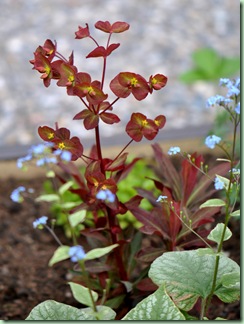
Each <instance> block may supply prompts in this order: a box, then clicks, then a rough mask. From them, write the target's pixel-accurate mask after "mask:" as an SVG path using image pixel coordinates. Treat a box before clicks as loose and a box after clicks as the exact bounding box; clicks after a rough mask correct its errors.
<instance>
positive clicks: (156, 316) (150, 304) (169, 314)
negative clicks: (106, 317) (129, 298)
mask: <svg viewBox="0 0 244 324" xmlns="http://www.w3.org/2000/svg"><path fill="white" fill-rule="evenodd" d="M122 320H126V321H128V320H129V321H140V320H141V321H146V320H148V321H173V320H174V321H177V320H178V321H179V320H185V317H184V316H183V314H182V313H181V312H180V310H179V309H178V308H177V307H176V306H175V304H174V303H173V301H172V300H171V298H170V297H169V296H168V294H167V292H166V290H165V288H164V286H161V287H160V288H159V289H158V290H156V291H155V293H153V294H151V295H150V296H148V297H147V298H145V299H143V300H142V301H141V302H140V303H139V304H137V305H136V307H135V308H133V309H132V310H131V311H129V313H128V314H126V316H125V317H123V318H122Z"/></svg>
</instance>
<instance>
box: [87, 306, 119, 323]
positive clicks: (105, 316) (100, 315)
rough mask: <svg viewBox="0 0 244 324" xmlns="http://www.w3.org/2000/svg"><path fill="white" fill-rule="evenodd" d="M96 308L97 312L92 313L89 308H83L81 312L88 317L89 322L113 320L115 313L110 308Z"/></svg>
mask: <svg viewBox="0 0 244 324" xmlns="http://www.w3.org/2000/svg"><path fill="white" fill-rule="evenodd" d="M96 308H97V312H94V310H93V309H92V308H91V307H88V308H83V309H82V311H83V313H85V314H86V315H88V316H89V317H90V318H89V319H90V320H100V321H111V320H113V319H115V316H116V313H115V311H114V310H112V309H111V308H110V307H107V306H100V305H99V306H96Z"/></svg>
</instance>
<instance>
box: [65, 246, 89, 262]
mask: <svg viewBox="0 0 244 324" xmlns="http://www.w3.org/2000/svg"><path fill="white" fill-rule="evenodd" d="M69 256H70V260H71V261H72V262H77V261H78V260H82V259H84V258H85V256H86V253H85V251H84V249H83V247H82V246H81V245H75V246H72V247H70V248H69Z"/></svg>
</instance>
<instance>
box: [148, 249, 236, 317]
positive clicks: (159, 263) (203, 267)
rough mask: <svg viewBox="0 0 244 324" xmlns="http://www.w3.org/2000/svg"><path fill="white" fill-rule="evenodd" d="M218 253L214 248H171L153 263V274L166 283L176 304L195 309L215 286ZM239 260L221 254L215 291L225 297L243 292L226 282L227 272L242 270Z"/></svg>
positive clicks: (233, 297)
mask: <svg viewBox="0 0 244 324" xmlns="http://www.w3.org/2000/svg"><path fill="white" fill-rule="evenodd" d="M215 262H216V254H215V253H213V251H212V250H211V249H198V250H194V251H180V252H167V253H164V254H163V255H162V256H161V257H159V258H157V259H156V260H155V261H154V262H153V263H152V265H151V268H150V270H149V277H150V278H151V279H152V281H153V282H154V283H155V284H157V285H158V286H161V285H162V284H164V283H165V285H166V290H167V292H168V293H169V295H170V296H171V297H172V299H173V301H174V302H175V304H176V305H177V306H178V307H179V308H180V309H183V310H185V311H188V310H190V309H192V307H193V306H194V305H195V303H196V302H197V300H198V298H199V297H200V298H203V299H206V298H207V297H208V296H209V294H210V291H211V288H212V281H213V275H214V268H215ZM239 272H240V268H239V266H238V264H237V263H236V262H234V261H233V260H231V259H229V258H227V257H226V256H224V255H220V260H219V269H218V274H217V282H216V287H217V289H216V290H215V292H214V294H215V295H217V296H218V297H219V298H220V299H221V300H226V296H225V295H228V300H231V301H234V300H236V299H238V298H239V297H238V296H239V294H240V292H239V293H237V290H236V289H234V288H233V287H226V286H224V285H223V283H222V278H223V276H224V275H225V274H227V273H229V274H231V273H239Z"/></svg>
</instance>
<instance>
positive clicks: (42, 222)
mask: <svg viewBox="0 0 244 324" xmlns="http://www.w3.org/2000/svg"><path fill="white" fill-rule="evenodd" d="M47 220H48V217H47V216H41V217H40V218H37V219H36V220H35V221H34V222H33V227H34V228H37V227H39V228H40V229H41V228H42V227H43V225H45V224H47Z"/></svg>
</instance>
